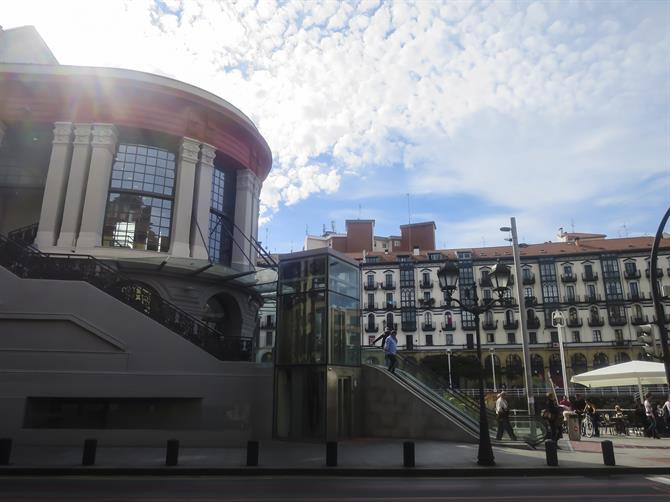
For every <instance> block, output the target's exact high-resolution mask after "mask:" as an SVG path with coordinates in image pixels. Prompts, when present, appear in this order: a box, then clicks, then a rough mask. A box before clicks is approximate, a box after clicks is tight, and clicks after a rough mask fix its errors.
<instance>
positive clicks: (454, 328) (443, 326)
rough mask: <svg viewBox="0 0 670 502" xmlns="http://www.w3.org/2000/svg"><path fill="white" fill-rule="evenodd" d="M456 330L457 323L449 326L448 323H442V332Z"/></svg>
mask: <svg viewBox="0 0 670 502" xmlns="http://www.w3.org/2000/svg"><path fill="white" fill-rule="evenodd" d="M455 330H456V323H455V322H452V323H450V324H447V323H446V322H443V323H442V331H455Z"/></svg>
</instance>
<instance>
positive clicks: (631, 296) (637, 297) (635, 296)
mask: <svg viewBox="0 0 670 502" xmlns="http://www.w3.org/2000/svg"><path fill="white" fill-rule="evenodd" d="M644 299H645V295H644V293H641V292H640V293H628V300H630V301H631V302H641V301H642V300H644Z"/></svg>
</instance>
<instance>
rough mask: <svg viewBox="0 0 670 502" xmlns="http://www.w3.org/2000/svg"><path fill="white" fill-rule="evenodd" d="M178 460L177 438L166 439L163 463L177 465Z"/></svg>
mask: <svg viewBox="0 0 670 502" xmlns="http://www.w3.org/2000/svg"><path fill="white" fill-rule="evenodd" d="M178 462H179V440H178V439H168V442H167V450H166V452H165V465H177V463H178Z"/></svg>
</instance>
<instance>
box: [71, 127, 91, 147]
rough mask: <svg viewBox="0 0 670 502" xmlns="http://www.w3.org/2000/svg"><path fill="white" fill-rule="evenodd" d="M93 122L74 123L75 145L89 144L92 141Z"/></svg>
mask: <svg viewBox="0 0 670 502" xmlns="http://www.w3.org/2000/svg"><path fill="white" fill-rule="evenodd" d="M91 129H92V127H91V124H75V125H74V141H72V143H74V144H75V145H88V144H90V143H91Z"/></svg>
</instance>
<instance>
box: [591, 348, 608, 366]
mask: <svg viewBox="0 0 670 502" xmlns="http://www.w3.org/2000/svg"><path fill="white" fill-rule="evenodd" d="M609 365H610V360H609V357H607V354H605V353H604V352H598V353H597V354H596V355H595V356H593V369H598V368H604V367H605V366H609Z"/></svg>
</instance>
